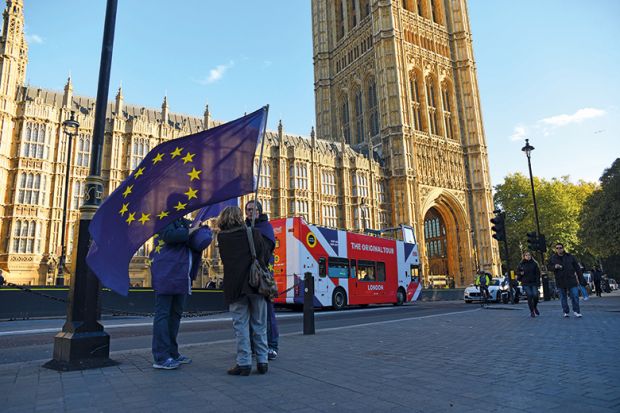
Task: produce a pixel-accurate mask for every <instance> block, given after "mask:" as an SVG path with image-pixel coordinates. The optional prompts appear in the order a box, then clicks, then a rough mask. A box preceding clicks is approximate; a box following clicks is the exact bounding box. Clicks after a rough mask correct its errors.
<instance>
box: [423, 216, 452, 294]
mask: <svg viewBox="0 0 620 413" xmlns="http://www.w3.org/2000/svg"><path fill="white" fill-rule="evenodd" d="M424 244H425V247H426V248H425V249H426V258H427V260H428V261H427V262H428V267H427V271H426V273H427V276H428V277H427V280H428V284H429V285H430V286H432V287H440V288H441V287H451V286H452V285H451V284H452V282H451V277H450V276H449V269H448V236H447V233H446V223H445V221H444V219H443V217H442V216H441V214H440V213H439V211H438V210H437V209H436V208H434V207H432V208H430V209H429V210H428V212H427V213H426V215H425V216H424Z"/></svg>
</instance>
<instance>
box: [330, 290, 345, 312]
mask: <svg viewBox="0 0 620 413" xmlns="http://www.w3.org/2000/svg"><path fill="white" fill-rule="evenodd" d="M346 306H347V293H345V292H344V290H343V289H342V288H337V289H336V291H334V294H333V295H332V307H333V308H334V310H342V309H343V308H345V307H346Z"/></svg>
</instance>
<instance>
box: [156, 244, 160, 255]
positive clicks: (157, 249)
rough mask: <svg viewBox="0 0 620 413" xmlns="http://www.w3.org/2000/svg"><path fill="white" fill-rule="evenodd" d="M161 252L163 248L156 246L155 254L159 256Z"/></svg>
mask: <svg viewBox="0 0 620 413" xmlns="http://www.w3.org/2000/svg"><path fill="white" fill-rule="evenodd" d="M160 251H161V246H159V245H158V246H156V247H155V252H156V253H158V254H159V252H160Z"/></svg>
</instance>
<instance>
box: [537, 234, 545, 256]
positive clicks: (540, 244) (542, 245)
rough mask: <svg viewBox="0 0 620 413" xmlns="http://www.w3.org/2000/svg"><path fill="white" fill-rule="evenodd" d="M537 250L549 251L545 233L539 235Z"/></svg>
mask: <svg viewBox="0 0 620 413" xmlns="http://www.w3.org/2000/svg"><path fill="white" fill-rule="evenodd" d="M537 247H538V248H537V249H536V250H537V251H540V252H547V240H546V239H545V236H544V235H543V234H540V235H539V236H538V243H537Z"/></svg>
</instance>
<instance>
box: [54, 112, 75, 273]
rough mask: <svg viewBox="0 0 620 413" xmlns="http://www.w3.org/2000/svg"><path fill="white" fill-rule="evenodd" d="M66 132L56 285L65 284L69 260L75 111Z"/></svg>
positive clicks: (67, 122) (68, 121)
mask: <svg viewBox="0 0 620 413" xmlns="http://www.w3.org/2000/svg"><path fill="white" fill-rule="evenodd" d="M62 127H63V131H64V133H66V134H67V136H69V141H68V142H67V165H66V169H65V199H64V201H63V205H62V226H61V227H60V248H61V250H60V251H61V252H60V259H59V260H58V275H57V276H56V285H65V271H64V269H65V262H66V261H67V249H66V246H65V230H66V228H67V201H68V199H69V174H70V171H71V152H72V150H73V137H74V136H76V135H77V133H78V129H79V127H80V123H79V122H78V121H77V120H75V112H74V111H71V117H70V118H69V119H67V120H65V121H64V122H63V123H62Z"/></svg>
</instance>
